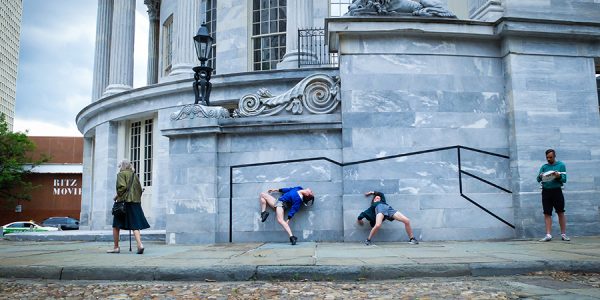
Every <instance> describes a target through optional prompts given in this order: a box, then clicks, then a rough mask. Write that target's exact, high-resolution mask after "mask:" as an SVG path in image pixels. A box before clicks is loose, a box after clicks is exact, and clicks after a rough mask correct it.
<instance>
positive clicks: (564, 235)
mask: <svg viewBox="0 0 600 300" xmlns="http://www.w3.org/2000/svg"><path fill="white" fill-rule="evenodd" d="M560 238H561V239H562V240H563V241H565V242H570V241H571V239H570V238H569V237H568V236H567V234H566V233H563V234H561V235H560Z"/></svg>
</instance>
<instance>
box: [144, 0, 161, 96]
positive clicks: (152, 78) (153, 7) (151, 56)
mask: <svg viewBox="0 0 600 300" xmlns="http://www.w3.org/2000/svg"><path fill="white" fill-rule="evenodd" d="M144 4H146V6H148V19H149V21H150V26H149V27H150V29H149V33H148V72H147V73H148V74H147V75H148V77H147V84H148V85H150V84H155V83H157V82H158V44H159V43H158V37H159V30H160V24H159V20H160V0H144Z"/></svg>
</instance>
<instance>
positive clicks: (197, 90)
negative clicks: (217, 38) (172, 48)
mask: <svg viewBox="0 0 600 300" xmlns="http://www.w3.org/2000/svg"><path fill="white" fill-rule="evenodd" d="M212 44H213V38H212V37H211V36H210V35H209V34H208V28H206V24H205V23H203V24H202V25H200V28H199V29H198V33H196V35H195V36H194V46H196V55H197V56H198V60H200V66H197V67H194V68H192V70H194V85H193V88H194V94H195V96H196V100H195V102H194V104H199V103H200V104H202V103H204V104H205V105H206V106H209V104H210V102H209V98H210V90H211V87H212V83H210V75H211V74H212V71H213V69H212V68H211V67H209V66H207V65H206V61H207V60H208V57H209V55H210V50H211V49H212Z"/></svg>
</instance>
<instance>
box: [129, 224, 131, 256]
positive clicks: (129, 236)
mask: <svg viewBox="0 0 600 300" xmlns="http://www.w3.org/2000/svg"><path fill="white" fill-rule="evenodd" d="M129 252H131V229H130V230H129Z"/></svg>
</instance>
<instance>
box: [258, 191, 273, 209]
mask: <svg viewBox="0 0 600 300" xmlns="http://www.w3.org/2000/svg"><path fill="white" fill-rule="evenodd" d="M259 200H260V211H261V212H263V211H265V210H267V204H269V206H270V207H272V208H275V202H277V200H276V199H275V197H273V196H271V195H269V193H260V199H259Z"/></svg>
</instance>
